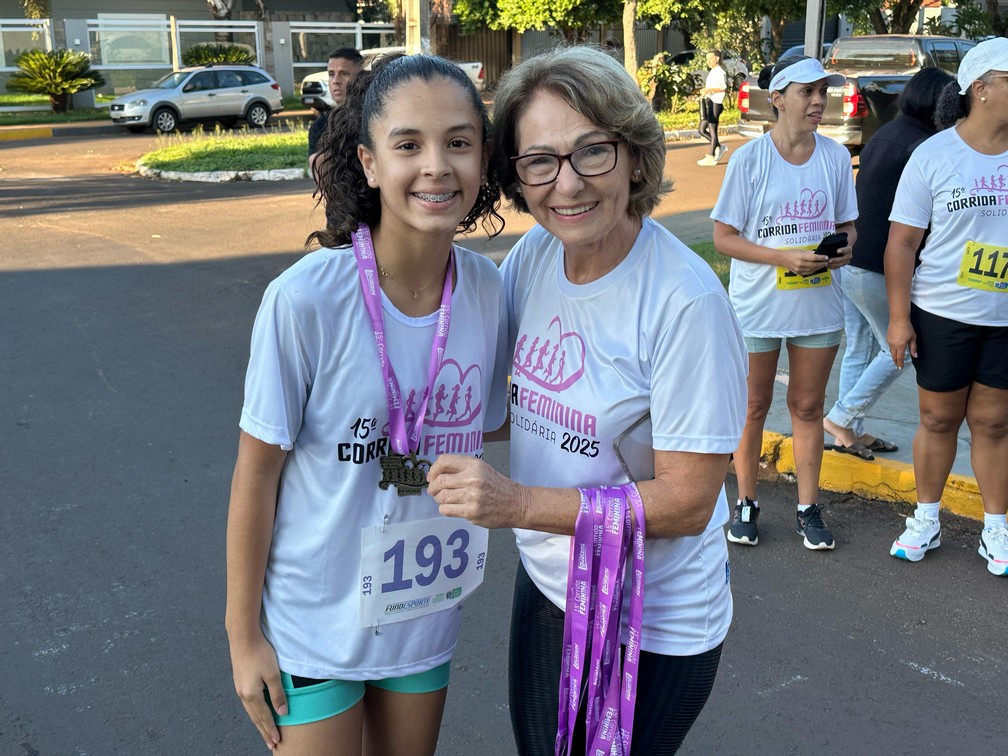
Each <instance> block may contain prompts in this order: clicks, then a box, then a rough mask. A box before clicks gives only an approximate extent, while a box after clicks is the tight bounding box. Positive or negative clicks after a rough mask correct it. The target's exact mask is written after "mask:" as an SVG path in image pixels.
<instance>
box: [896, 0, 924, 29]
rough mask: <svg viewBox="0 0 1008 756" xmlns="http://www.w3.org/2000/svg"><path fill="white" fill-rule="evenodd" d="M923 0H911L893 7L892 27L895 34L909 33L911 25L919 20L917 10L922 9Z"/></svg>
mask: <svg viewBox="0 0 1008 756" xmlns="http://www.w3.org/2000/svg"><path fill="white" fill-rule="evenodd" d="M922 2H923V0H910V2H909V3H907V4H903V3H899V4H896V5H894V7H893V9H892V10H893V15H892V28H891V29H890V31H891V32H892V33H893V34H909V33H910V27H911V26H912V25H913V22H914V21H916V20H917V12H918V11H920V7H921V3H922Z"/></svg>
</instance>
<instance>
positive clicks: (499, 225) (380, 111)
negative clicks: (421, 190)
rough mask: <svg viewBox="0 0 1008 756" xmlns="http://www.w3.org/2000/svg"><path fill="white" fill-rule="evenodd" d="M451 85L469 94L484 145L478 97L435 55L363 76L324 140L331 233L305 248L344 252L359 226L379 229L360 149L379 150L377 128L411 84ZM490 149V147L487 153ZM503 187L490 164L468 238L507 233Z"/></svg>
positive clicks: (486, 123)
mask: <svg viewBox="0 0 1008 756" xmlns="http://www.w3.org/2000/svg"><path fill="white" fill-rule="evenodd" d="M416 79H420V80H422V81H433V80H436V79H446V80H448V81H451V82H454V83H456V84H457V85H458V86H459V87H461V88H462V90H463V91H464V92H465V94H466V96H467V97H468V99H469V101H470V103H471V104H472V107H473V110H474V112H475V113H477V114H478V115H479V118H480V121H481V123H482V125H483V140H484V144H485V143H486V140H487V139H488V135H489V133H490V120H489V118H488V117H487V112H486V108H485V107H484V105H483V101H482V100H481V99H480V95H479V92H477V91H476V87H475V86H474V85H473V83H472V82H471V81H470V80H469V77H468V76H466V74H465V73H464V72H463V71H462V69H461V68H459V67H458V66H457V65H455V64H454V63H452V62H451V61H449V60H446V59H444V58H440V57H438V56H436V55H389V56H385V57H383V58H381V59H379V60H378V61H376V62H375V64H374V65H373V66H372V67H371V70H369V71H361V72H360V73H359V74H358V75H357V76H356V77H355V78H354V79H353V81H352V82H351V83H350V86H349V88H348V90H347V97H346V101H345V102H344V103H343V105H342V106H340V107H339V108H336V109H335V110H331V111H330V112H329V113H328V115H327V116H319V117H320V118H321V117H327V118H328V119H329V122H328V124H327V125H326V129H325V133H324V134H323V135H322V138H321V139H320V140H319V154H318V158H317V159H316V163H315V173H316V177H317V179H318V189H317V190H316V192H315V195H314V196H315V197H317V199H318V202H320V203H324V204H325V216H326V227H325V229H322V230H319V231H315V232H314V233H312V234H310V235H309V237H308V240H307V242H306V246H308V245H311V244H312V243H317V244H320V245H321V246H323V247H339V246H343V245H346V244H349V243H350V237H351V234H353V232H354V231H356V230H357V226H358V225H359V224H361V223H366V224H367V225H368V226H370V227H372V228H374V227H375V226H376V225H377V224H378V222H379V221H380V220H381V200H380V197H381V194H380V191H379V189H378V188H373V187H370V186H368V183H367V177H366V176H365V175H364V168H363V167H362V166H361V163H360V160H359V159H358V157H357V146H358V145H361V144H363V145H364V146H365V147H367V148H369V149H373V148H374V144H373V139H372V133H371V130H372V126H373V124H374V123H375V121H377V120H378V119H379V118H381V117H382V115H384V113H385V108H386V105H387V104H388V101H389V99H390V98H391V97H392V95H393V92H394V90H396V89H397V88H399V87H401V86H403V85H404V84H407V83H408V82H410V81H413V80H416ZM485 148H487V147H485ZM500 201H501V200H500V187H499V186H498V183H497V179H496V174H495V171H494V168H493V163H492V162H491V164H490V166H489V167H488V170H487V181H486V184H485V185H483V186H481V187H480V192H479V195H478V196H477V198H476V203H475V204H474V205H473V207H472V209H471V210H470V211H469V214H468V215H466V217H465V218H463V219H462V222H461V223H459V225H458V232H459V233H463V234H466V233H469V232H471V231H473V230H475V229H476V226H477V225H478V224H479V225H482V227H483V229H484V231H485V232H486V233H487V235H488V236H496V235H497V234H499V233H500V232H501V230H502V229H503V227H504V219H503V217H501V215H500V213H499V212H498V208H499V207H500Z"/></svg>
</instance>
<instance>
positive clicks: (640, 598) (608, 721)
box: [556, 483, 644, 756]
mask: <svg viewBox="0 0 1008 756" xmlns="http://www.w3.org/2000/svg"><path fill="white" fill-rule="evenodd" d="M578 490H579V491H580V493H581V511H580V513H579V514H578V518H577V522H576V523H575V525H574V538H573V539H571V558H570V568H569V572H568V576H567V611H566V613H565V617H564V650H563V662H562V667H561V670H560V714H559V718H558V723H557V737H556V754H557V756H564V755H565V754H570V753H571V748H572V747H573V745H572V744H573V738H574V730H575V727H576V725H577V718H578V712H579V711H580V710H581V709H582V707H584V711H585V745H586V749H587V750H586V754H591V756H628V754H629V753H630V742H631V736H632V734H633V718H634V703H635V701H636V698H637V679H638V670H639V665H640V640H641V624H642V619H643V610H644V504H643V502H642V501H641V498H640V493H639V492H638V491H637V486H636V485H634V484H633V483H627V484H625V485H622V486H601V487H599V488H581V489H578ZM631 543H632V573H631V575H630V577H631V589H630V590H631V593H630V607H629V609H630V617H629V621H628V622H627V630H628V635H627V642H626V649H625V650H624V651H623V652H622V654H621V647H620V615H621V613H622V609H623V581H624V576H625V572H626V565H627V556H628V554H630V553H631Z"/></svg>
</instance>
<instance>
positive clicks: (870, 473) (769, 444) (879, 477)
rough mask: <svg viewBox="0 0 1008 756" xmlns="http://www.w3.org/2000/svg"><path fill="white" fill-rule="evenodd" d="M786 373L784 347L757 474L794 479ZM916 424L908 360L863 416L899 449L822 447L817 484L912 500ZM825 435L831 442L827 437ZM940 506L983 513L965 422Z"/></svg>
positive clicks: (829, 400) (833, 382)
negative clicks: (871, 452) (868, 456)
mask: <svg viewBox="0 0 1008 756" xmlns="http://www.w3.org/2000/svg"><path fill="white" fill-rule="evenodd" d="M842 356H843V344H841V346H840V351H839V352H838V353H837V358H836V360H835V361H834V363H833V370H832V371H831V373H830V380H829V385H828V386H827V389H826V406H825V411H827V412H828V411H829V409H830V408H831V407H832V406H833V403H834V402H835V401H836V398H837V385H838V383H839V377H840V361H841V358H842ZM787 379H788V367H787V355H786V353H785V354H783V355H782V357H781V364H780V365H779V366H778V368H777V382H776V384H775V386H774V401H773V406H772V407H771V408H770V414H769V415H768V417H767V422H766V432H765V433H764V435H763V459H762V462H761V470H760V475H761V477H763V476H766V477H767V478H770V479H776V478H779V477H786V478H788V479H791V480H793V477H794V471H795V464H794V455H793V452H792V447H791V435H790V434H791V419H790V416H789V414H788V409H787V400H786V397H785V392H786V390H787ZM917 424H918V408H917V383H916V380H915V376H914V370H913V367H912V366H910V365H908V366H907V367H906V368H905V369H904V370H903V374H902V375H900V376H899V378H897V379H896V381H895V382H894V383H893V384H892V385H891V386H890V387H889V389H888V390H887V391H886V392H885V393H884V394H883V395H882V397H881V398H880V399H879V400H878V401H877V402H876V403H875V406H873V407H872V408H871V410H869V412H868V415H867V416H866V418H865V432H866V433H869V434H871V435H873V436H879V437H881V438H884V439H885V440H887V441H892V442H893V443H895V444H896V445H897V446H899V451H897V452H894V453H891V454H875V459H874V460H872V461H870V462H869V461H866V460H862V459H859V458H858V457H855V456H853V455H850V454H841V453H839V452H835V451H826V452H824V453H823V466H822V474H821V476H820V485H821V486H822V488H824V489H826V490H828V491H839V492H844V493H848V492H849V493H853V494H857V495H859V496H864V497H867V498H872V499H884V500H888V501H903V502H906V503H908V504H915V503H916V501H917V492H916V489H915V487H914V477H913V466H912V464H911V463H912V444H913V437H914V433H915V432H916V430H917ZM825 438H826V441H828V442H829V443H832V441H833V439H832V438H831V437H829V436H826V437H825ZM942 508H943V509H944V510H947V511H950V512H954V513H956V514H960V515H963V516H965V517H971V518H973V519H976V520H982V519H983V503H982V501H981V499H980V492H979V489H978V488H977V483H976V479H975V478H974V477H973V469H972V467H971V465H970V435H969V429H968V428H967V427H966V423H963V426H962V428H961V429H960V430H959V446H958V449H957V451H956V459H955V463H954V464H953V466H952V474H951V475H950V476H949V481H948V483H947V484H946V486H945V493H944V494H943V495H942Z"/></svg>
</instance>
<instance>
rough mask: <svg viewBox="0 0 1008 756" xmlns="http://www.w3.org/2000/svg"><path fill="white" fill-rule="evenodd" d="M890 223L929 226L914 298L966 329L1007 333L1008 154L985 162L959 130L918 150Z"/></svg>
mask: <svg viewBox="0 0 1008 756" xmlns="http://www.w3.org/2000/svg"><path fill="white" fill-rule="evenodd" d="M889 220H890V221H895V222H897V223H903V224H905V225H907V226H914V227H915V228H927V227H928V224H930V226H931V233H930V234H929V235H928V237H927V242H926V243H925V245H924V249H923V250H921V253H920V265H919V266H918V267H917V270H916V271H915V272H914V277H913V284H912V285H911V289H910V299H911V301H913V303H914V304H915V305H917V306H918V307H920V308H921V309H922V310H926V311H927V312H930V313H931V314H933V315H938V316H940V317H943V318H948V319H950V320H957V321H959V322H961V323H969V324H970V325H980V326H1008V152H1005V153H1002V154H1000V155H983V154H981V153H979V152H977V151H976V150H974V149H973V148H972V147H970V146H969V145H967V144H966V143H965V142H964V141H963V140H962V138H961V137H960V136H959V133H958V132H957V131H956V129H955V128H951V129H946V130H945V131H940V132H938V133H937V134H935V135H934V136H932V137H930V138H929V139H927V140H926V141H925V142H923V143H922V144H921V145H920V147H919V148H918V149H916V150H914V152H913V155H911V156H910V161H909V162H908V163H907V166H906V168H904V169H903V175H902V176H901V177H900V182H899V187H898V188H897V190H896V199H895V201H894V202H893V209H892V213H891V214H890V216H889Z"/></svg>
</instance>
